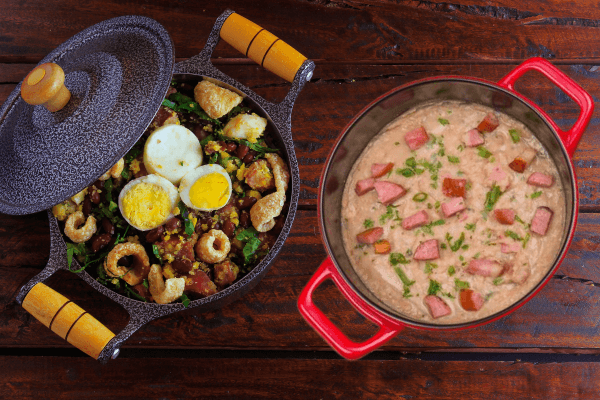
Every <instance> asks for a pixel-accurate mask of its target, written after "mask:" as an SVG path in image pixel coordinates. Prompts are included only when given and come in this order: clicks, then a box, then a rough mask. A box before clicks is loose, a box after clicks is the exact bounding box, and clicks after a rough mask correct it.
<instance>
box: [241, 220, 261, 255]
mask: <svg viewBox="0 0 600 400" xmlns="http://www.w3.org/2000/svg"><path fill="white" fill-rule="evenodd" d="M257 235H258V232H257V231H256V229H254V228H253V227H251V228H248V229H244V230H243V231H242V232H240V233H238V235H237V236H236V237H235V238H236V239H237V240H239V241H240V242H243V243H245V245H244V248H243V249H242V253H243V255H244V263H245V264H250V263H251V262H252V261H254V259H255V258H256V254H255V253H256V250H258V248H259V247H260V244H261V241H260V239H259V238H258V237H257Z"/></svg>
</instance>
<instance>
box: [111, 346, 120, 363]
mask: <svg viewBox="0 0 600 400" xmlns="http://www.w3.org/2000/svg"><path fill="white" fill-rule="evenodd" d="M119 354H121V350H120V349H115V351H113V354H112V356H111V357H110V359H111V360H114V359H115V358H117V357H119Z"/></svg>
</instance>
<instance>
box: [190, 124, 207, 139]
mask: <svg viewBox="0 0 600 400" xmlns="http://www.w3.org/2000/svg"><path fill="white" fill-rule="evenodd" d="M192 132H194V135H196V137H197V138H198V140H204V139H206V138H207V137H208V135H210V132H207V131H205V130H204V127H203V126H202V125H196V126H195V127H194V129H192Z"/></svg>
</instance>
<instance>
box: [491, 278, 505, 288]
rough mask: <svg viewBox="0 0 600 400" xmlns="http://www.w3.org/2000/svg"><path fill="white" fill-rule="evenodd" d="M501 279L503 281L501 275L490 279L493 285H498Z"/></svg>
mask: <svg viewBox="0 0 600 400" xmlns="http://www.w3.org/2000/svg"><path fill="white" fill-rule="evenodd" d="M502 281H503V279H502V277H501V276H499V277H497V278H495V279H494V280H493V281H492V283H493V284H494V286H498V285H500V284H501V283H502Z"/></svg>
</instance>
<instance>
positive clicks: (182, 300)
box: [179, 293, 190, 308]
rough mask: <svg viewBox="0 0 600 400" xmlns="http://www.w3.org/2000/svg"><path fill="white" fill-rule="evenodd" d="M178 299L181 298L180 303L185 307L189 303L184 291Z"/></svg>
mask: <svg viewBox="0 0 600 400" xmlns="http://www.w3.org/2000/svg"><path fill="white" fill-rule="evenodd" d="M179 300H181V303H182V304H183V306H184V307H185V308H187V307H188V306H189V305H190V299H189V298H188V297H187V295H186V294H185V293H184V294H182V295H181V297H180V298H179Z"/></svg>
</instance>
